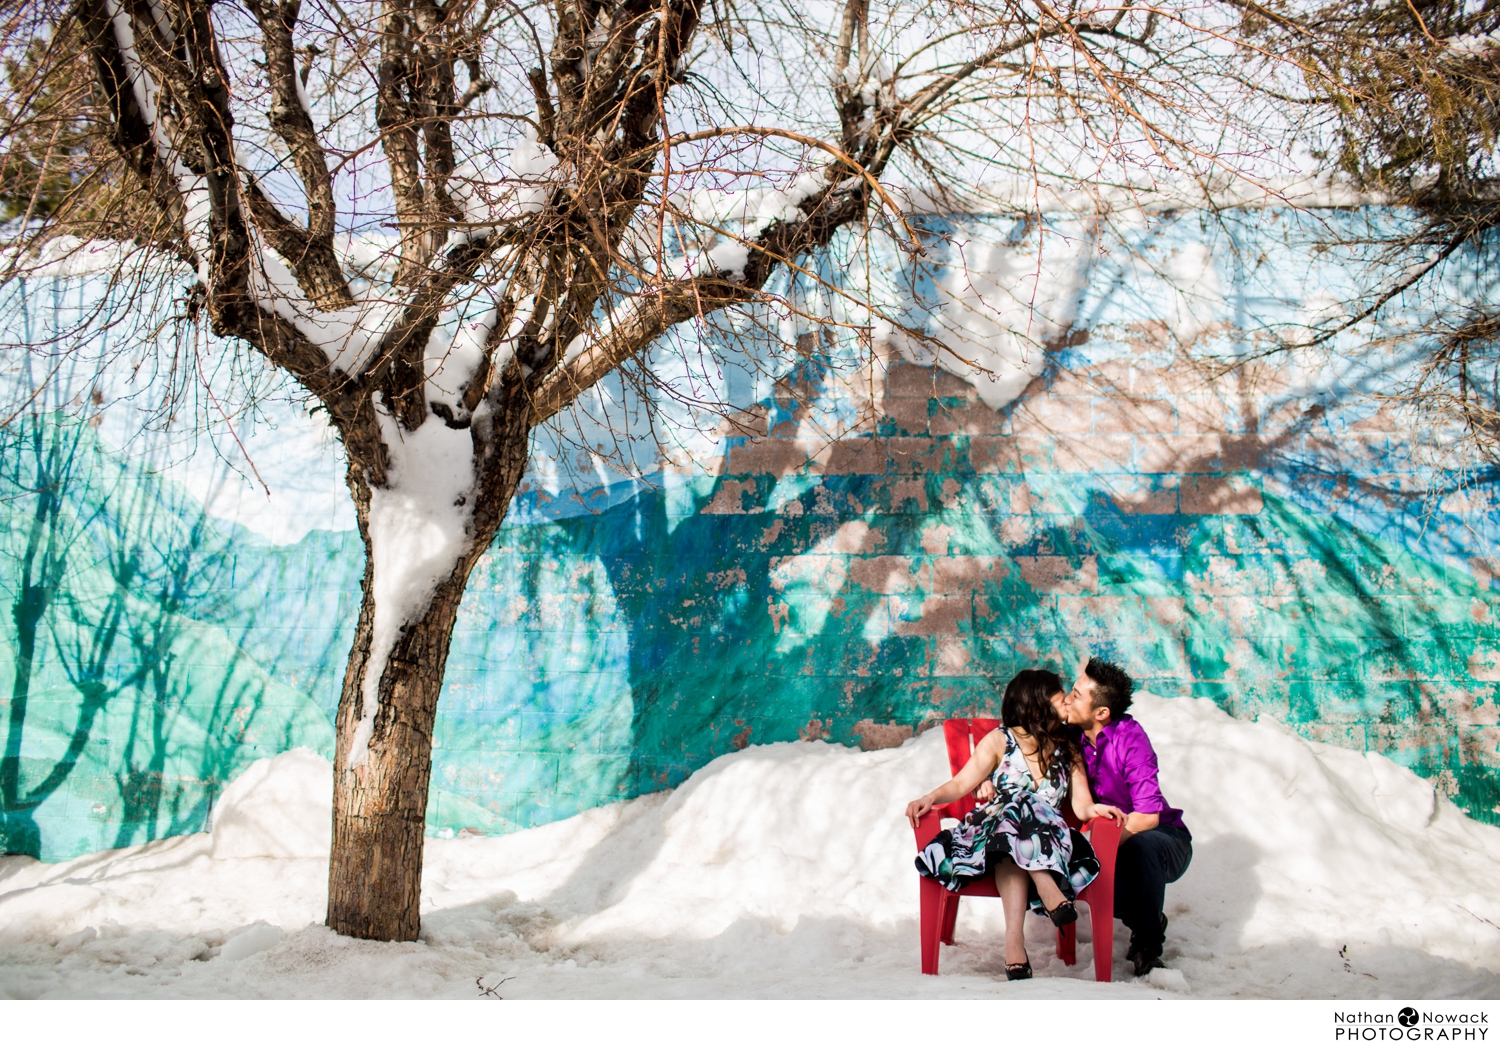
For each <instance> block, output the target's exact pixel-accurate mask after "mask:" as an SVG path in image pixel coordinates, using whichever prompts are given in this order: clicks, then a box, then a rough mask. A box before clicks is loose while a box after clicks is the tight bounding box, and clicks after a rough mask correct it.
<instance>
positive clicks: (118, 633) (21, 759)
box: [0, 412, 332, 860]
mask: <svg viewBox="0 0 1500 1050" xmlns="http://www.w3.org/2000/svg"><path fill="white" fill-rule="evenodd" d="M235 563H236V551H235V550H234V549H233V548H232V546H231V544H230V542H229V538H228V537H226V536H225V535H223V534H222V532H221V531H220V529H219V528H218V527H217V526H216V525H215V524H214V523H213V522H212V521H211V520H210V519H209V517H208V515H207V513H206V511H205V510H204V509H203V508H202V507H201V506H200V505H198V504H197V503H196V501H194V500H192V499H191V498H190V497H188V496H186V494H185V493H183V492H181V491H179V490H177V489H176V488H175V487H173V486H169V485H166V484H163V483H160V482H159V481H158V480H157V479H155V478H153V477H152V476H150V475H149V474H147V473H145V472H143V471H142V470H141V469H139V468H137V467H134V466H132V465H131V464H129V463H126V462H124V461H121V460H118V459H117V458H116V457H113V456H111V455H110V454H108V453H107V452H106V451H105V450H103V449H102V448H101V447H100V445H99V444H98V441H97V439H96V436H95V430H94V428H93V427H91V426H89V425H88V424H87V423H86V422H80V421H78V420H77V419H75V418H72V417H68V416H65V415H63V414H62V413H43V412H36V413H30V414H26V415H22V416H20V417H18V418H17V419H16V420H15V421H13V422H12V424H11V425H10V426H8V427H6V428H4V429H3V430H0V589H3V590H4V591H5V592H6V597H8V598H9V599H10V600H9V601H8V602H7V603H6V606H7V612H8V613H9V617H8V618H9V620H10V622H9V623H8V624H6V625H5V626H6V628H7V630H5V631H4V632H3V634H0V675H3V677H4V679H5V683H6V685H8V686H9V689H8V696H7V697H5V699H4V704H3V711H4V720H5V725H4V742H5V743H4V755H3V758H0V852H6V853H19V854H26V855H29V856H33V857H39V858H41V859H46V860H53V859H60V858H65V857H71V856H76V855H77V854H79V853H84V852H89V851H92V850H98V849H105V848H114V847H120V846H126V845H131V844H134V843H137V842H142V841H149V840H151V839H157V838H161V837H164V836H168V835H175V834H180V833H183V832H192V831H198V830H200V829H202V827H203V826H204V824H205V822H206V821H207V818H208V815H209V812H210V810H211V807H212V805H213V800H214V798H215V797H216V795H217V793H218V792H219V790H220V789H221V788H222V786H223V785H224V784H225V783H227V782H228V781H229V780H230V779H232V778H233V777H234V776H235V775H236V774H237V773H238V772H239V771H240V770H241V769H243V768H244V767H245V766H246V765H247V764H248V763H250V762H251V761H253V760H254V759H256V758H259V757H263V756H265V755H269V754H275V753H276V752H278V751H281V750H284V749H287V748H290V747H296V746H299V745H309V746H313V747H320V748H322V749H323V750H325V751H327V750H331V744H332V735H331V729H330V726H329V724H328V720H327V718H326V716H324V715H323V714H322V712H320V711H319V710H318V709H317V708H316V706H315V705H313V704H312V703H311V701H310V700H308V698H307V697H306V696H305V695H303V694H300V693H298V692H297V691H295V690H293V689H290V688H288V687H286V686H284V685H281V684H279V683H277V682H275V681H274V680H273V679H272V678H271V677H270V675H269V674H268V673H267V671H266V670H265V669H263V668H261V667H260V666H258V665H257V664H256V663H255V661H254V660H252V659H251V658H250V657H249V656H248V655H247V654H246V653H245V651H244V650H243V649H242V648H241V647H240V646H238V645H236V644H235V642H234V641H232V640H231V638H230V636H229V635H228V634H227V633H226V632H225V631H224V630H223V629H222V628H221V627H218V626H214V625H212V623H213V621H214V620H218V619H222V618H224V613H225V609H224V606H226V605H229V604H234V603H236V602H237V600H238V598H239V596H240V591H239V588H238V587H236V581H235V579H234V571H235ZM243 611H244V613H245V615H244V616H242V617H241V621H242V626H243V628H244V629H245V630H253V629H254V626H255V615H256V614H255V612H254V610H253V607H248V606H247V608H246V609H245V610H243ZM44 829H45V830H44Z"/></svg>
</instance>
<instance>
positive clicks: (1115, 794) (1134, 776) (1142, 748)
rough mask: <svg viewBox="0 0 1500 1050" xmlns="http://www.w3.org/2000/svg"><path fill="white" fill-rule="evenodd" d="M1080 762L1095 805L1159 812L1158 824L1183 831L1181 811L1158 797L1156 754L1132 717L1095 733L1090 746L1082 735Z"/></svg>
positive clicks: (1135, 811)
mask: <svg viewBox="0 0 1500 1050" xmlns="http://www.w3.org/2000/svg"><path fill="white" fill-rule="evenodd" d="M1083 763H1084V768H1085V769H1087V771H1088V776H1089V790H1090V791H1092V792H1093V793H1094V801H1095V802H1100V803H1103V804H1104V805H1107V806H1118V807H1119V808H1120V809H1123V810H1124V811H1125V812H1126V813H1159V814H1161V817H1160V821H1159V823H1160V824H1161V825H1167V826H1171V827H1178V828H1181V829H1182V830H1183V831H1187V825H1186V824H1184V823H1183V822H1182V810H1180V809H1173V808H1172V807H1170V806H1168V805H1167V800H1166V799H1165V798H1163V797H1162V793H1161V788H1160V787H1159V786H1158V785H1157V783H1156V768H1157V767H1156V752H1155V751H1154V750H1153V749H1152V747H1151V740H1150V739H1149V738H1148V737H1147V736H1146V730H1145V729H1144V728H1142V726H1141V724H1140V723H1139V722H1137V721H1136V720H1135V719H1134V718H1131V717H1130V716H1129V715H1121V716H1120V717H1119V718H1118V719H1116V720H1114V721H1112V722H1110V723H1109V725H1107V726H1105V727H1104V728H1103V729H1101V730H1099V735H1098V736H1096V737H1095V738H1094V740H1093V743H1090V742H1089V738H1088V736H1087V735H1085V736H1084V738H1083ZM1189 835H1191V832H1189Z"/></svg>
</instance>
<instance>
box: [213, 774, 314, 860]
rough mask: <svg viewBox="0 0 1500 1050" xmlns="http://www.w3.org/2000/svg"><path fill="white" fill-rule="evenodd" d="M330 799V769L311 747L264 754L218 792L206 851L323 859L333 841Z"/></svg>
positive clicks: (237, 855) (232, 855)
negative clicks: (272, 755) (273, 755)
mask: <svg viewBox="0 0 1500 1050" xmlns="http://www.w3.org/2000/svg"><path fill="white" fill-rule="evenodd" d="M331 798H333V768H332V767H331V766H330V765H329V764H328V760H327V759H326V758H324V757H323V756H322V755H320V754H318V753H317V752H316V751H314V750H312V749H311V748H307V747H299V748H295V749H293V750H291V751H287V752H285V753H283V754H280V755H277V756H276V757H275V758H263V759H261V760H260V761H258V762H254V763H252V764H251V766H250V768H249V769H247V770H245V771H244V772H243V773H241V774H240V775H239V776H238V777H236V778H235V781H234V783H232V784H230V785H229V787H228V788H227V789H226V790H225V792H224V794H223V795H221V796H219V801H218V803H217V804H215V806H214V819H213V832H212V835H211V838H212V846H211V847H210V851H211V852H212V854H213V856H214V857H215V858H216V859H219V860H225V859H230V858H241V857H276V858H280V859H283V860H294V859H296V858H298V857H311V858H314V859H325V858H327V856H328V850H329V849H330V848H331V844H332V841H333V820H332V812H331V808H330V806H329V804H328V800H329V799H331Z"/></svg>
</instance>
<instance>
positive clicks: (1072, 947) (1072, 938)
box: [1057, 922, 1078, 966]
mask: <svg viewBox="0 0 1500 1050" xmlns="http://www.w3.org/2000/svg"><path fill="white" fill-rule="evenodd" d="M1077 926H1078V924H1077V923H1076V922H1074V923H1069V924H1068V925H1066V926H1059V927H1058V929H1057V957H1058V958H1059V959H1061V960H1062V961H1063V963H1064V964H1065V965H1067V966H1072V965H1073V964H1074V963H1076V962H1078V935H1077V933H1076V932H1075V931H1076V928H1077Z"/></svg>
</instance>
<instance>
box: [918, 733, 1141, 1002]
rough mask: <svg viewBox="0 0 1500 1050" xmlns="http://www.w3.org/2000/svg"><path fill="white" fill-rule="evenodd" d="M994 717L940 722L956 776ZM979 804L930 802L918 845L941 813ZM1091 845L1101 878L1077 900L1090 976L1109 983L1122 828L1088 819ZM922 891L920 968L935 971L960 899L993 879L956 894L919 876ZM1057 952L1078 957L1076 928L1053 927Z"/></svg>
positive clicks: (957, 813)
mask: <svg viewBox="0 0 1500 1050" xmlns="http://www.w3.org/2000/svg"><path fill="white" fill-rule="evenodd" d="M999 726H1000V722H999V720H998V719H994V718H950V719H948V720H947V721H946V722H944V723H943V735H944V737H945V738H946V739H947V743H948V764H949V766H951V767H952V769H953V772H954V773H955V774H956V773H957V772H958V771H959V770H960V769H962V768H963V767H964V765H965V764H966V763H967V762H968V761H969V756H970V755H971V754H973V751H974V745H975V744H976V743H978V742H979V741H980V740H982V739H984V736H985V734H987V733H990V732H992V731H994V730H995V729H997V728H999ZM975 805H977V803H976V802H975V801H974V796H973V795H965V796H964V797H963V798H961V799H959V800H958V801H957V802H950V803H948V804H947V805H946V806H934V807H933V808H932V809H931V810H929V811H928V813H927V815H926V816H924V817H923V818H922V819H921V821H920V822H918V824H917V849H918V850H921V849H924V848H925V847H926V846H927V844H928V843H929V842H931V841H932V840H933V839H934V838H936V837H937V833H938V832H939V831H941V830H942V819H943V818H944V817H955V818H957V819H959V820H962V819H963V818H964V816H965V815H966V814H967V813H968V812H969V810H971V809H973V808H974V807H975ZM1063 811H1064V813H1065V814H1066V816H1067V819H1068V823H1069V824H1074V825H1075V826H1076V821H1075V820H1074V819H1073V810H1072V807H1071V806H1064V807H1063ZM1082 830H1083V831H1085V832H1088V833H1089V843H1090V845H1092V846H1093V847H1094V855H1095V856H1096V857H1098V858H1099V877H1098V878H1096V879H1095V880H1094V881H1093V882H1091V883H1089V885H1088V886H1087V887H1086V888H1085V889H1084V891H1083V892H1082V893H1080V894H1079V895H1078V900H1079V902H1080V903H1085V904H1087V905H1088V906H1089V921H1090V922H1091V923H1092V925H1093V929H1094V979H1095V980H1096V981H1106V982H1107V981H1109V980H1110V978H1111V976H1112V975H1113V968H1114V950H1115V853H1116V852H1117V851H1118V850H1119V848H1120V829H1119V827H1118V826H1117V825H1116V824H1115V822H1114V821H1112V820H1091V821H1089V822H1088V823H1087V824H1085V825H1083V828H1082ZM917 881H918V882H919V883H920V884H921V893H922V972H923V973H930V974H936V973H937V972H938V952H939V950H940V948H941V945H943V944H952V943H953V928H954V925H955V924H956V923H957V922H958V899H959V898H960V897H998V896H1000V891H999V890H997V889H996V888H995V880H994V879H988V878H985V879H979V880H978V881H976V882H973V883H970V884H969V885H968V886H965V887H964V888H963V889H961V890H959V891H958V892H957V893H954V892H953V891H952V890H949V889H948V888H947V887H946V886H944V885H943V884H942V883H940V882H938V881H937V880H936V879H929V878H927V877H926V876H923V875H918V876H917ZM1057 955H1058V958H1060V959H1062V961H1063V962H1064V963H1066V964H1067V965H1069V966H1072V965H1074V964H1075V963H1076V962H1077V961H1078V951H1077V938H1076V936H1075V933H1074V926H1073V925H1069V926H1064V927H1063V928H1062V929H1060V930H1058V931H1057Z"/></svg>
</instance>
